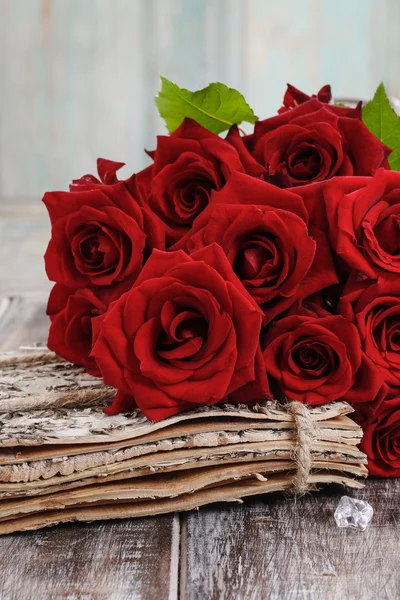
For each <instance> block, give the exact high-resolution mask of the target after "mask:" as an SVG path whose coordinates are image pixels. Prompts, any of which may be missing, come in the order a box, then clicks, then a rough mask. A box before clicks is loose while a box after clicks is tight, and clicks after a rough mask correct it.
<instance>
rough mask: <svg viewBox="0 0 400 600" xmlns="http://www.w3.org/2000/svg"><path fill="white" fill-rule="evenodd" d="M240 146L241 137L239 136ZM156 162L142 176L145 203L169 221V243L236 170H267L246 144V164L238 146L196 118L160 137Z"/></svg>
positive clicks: (244, 150) (139, 181) (256, 172)
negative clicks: (207, 127) (258, 162)
mask: <svg viewBox="0 0 400 600" xmlns="http://www.w3.org/2000/svg"><path fill="white" fill-rule="evenodd" d="M239 144H241V141H240V140H239ZM149 154H150V156H152V158H153V159H154V164H153V165H152V166H151V167H148V168H147V169H145V170H144V171H142V172H141V173H140V174H138V183H139V187H140V189H141V190H142V195H143V197H144V201H145V202H146V203H148V205H149V206H150V207H151V209H152V210H153V211H154V212H155V213H156V214H157V215H158V216H159V217H160V218H161V219H162V221H163V222H164V223H165V224H166V225H167V227H168V231H167V241H168V243H169V244H173V243H174V242H176V241H177V240H178V239H179V238H180V237H181V236H182V235H184V234H185V233H186V232H187V231H188V229H190V227H191V225H192V222H193V221H194V219H195V218H196V217H197V215H198V214H199V213H201V212H202V211H203V210H204V209H205V208H206V206H207V205H208V203H209V201H210V195H211V192H212V191H213V190H220V189H221V188H222V187H223V186H224V185H225V183H226V181H227V180H228V178H229V177H230V175H231V174H232V173H233V172H234V171H240V172H245V171H246V170H247V169H250V170H251V167H250V166H249V165H252V166H253V170H252V171H251V174H252V175H261V174H262V172H263V169H262V167H261V166H260V165H257V163H256V162H255V161H254V159H252V157H251V156H250V155H249V154H248V153H247V150H246V149H245V148H244V146H243V154H244V155H245V156H246V160H247V163H248V164H246V165H244V164H243V163H242V160H241V158H240V156H239V152H238V151H237V149H236V148H235V147H234V146H233V145H232V144H231V143H229V142H228V141H226V140H223V139H221V138H220V137H219V136H217V135H215V134H213V133H211V132H210V131H208V130H207V129H205V128H204V127H202V126H201V125H199V124H198V123H196V122H195V121H192V120H191V119H185V120H184V121H183V123H182V125H180V127H179V128H178V129H177V130H176V131H174V132H173V133H172V134H171V135H169V136H159V137H158V142H157V149H156V150H155V152H151V153H149Z"/></svg>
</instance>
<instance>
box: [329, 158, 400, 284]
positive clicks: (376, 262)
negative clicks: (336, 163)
mask: <svg viewBox="0 0 400 600" xmlns="http://www.w3.org/2000/svg"><path fill="white" fill-rule="evenodd" d="M355 183H356V182H354V181H353V180H352V178H350V179H348V180H346V179H343V180H342V181H341V182H340V185H337V183H336V181H332V182H329V184H327V185H326V186H325V187H324V190H323V196H324V200H325V206H326V212H327V218H328V222H329V224H330V237H331V241H332V246H333V248H334V250H335V252H336V253H337V254H338V256H340V257H341V259H342V260H343V261H344V262H345V263H346V264H347V265H348V267H349V268H352V269H356V270H357V271H360V272H361V273H363V274H364V275H366V276H367V277H370V278H371V279H376V277H377V276H378V275H379V273H381V272H382V271H388V272H391V273H397V274H400V173H398V172H394V171H386V170H384V169H380V170H379V171H378V173H376V175H375V176H374V177H373V178H371V179H369V180H368V181H367V184H366V185H365V181H361V186H360V189H356V190H355V188H354V184H355Z"/></svg>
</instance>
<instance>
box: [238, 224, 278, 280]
mask: <svg viewBox="0 0 400 600" xmlns="http://www.w3.org/2000/svg"><path fill="white" fill-rule="evenodd" d="M280 264H281V256H280V254H279V252H278V251H277V248H276V245H275V243H274V240H273V239H268V238H266V237H264V236H261V235H260V236H259V238H258V239H257V238H253V239H251V240H248V241H247V242H245V243H244V244H243V246H242V248H241V250H240V252H239V253H238V254H237V256H236V259H235V261H234V264H233V270H234V271H235V273H236V274H237V276H238V277H239V279H241V280H250V281H251V280H252V279H255V278H257V277H261V276H262V277H268V276H270V275H271V273H273V274H275V273H276V272H277V270H279V267H280Z"/></svg>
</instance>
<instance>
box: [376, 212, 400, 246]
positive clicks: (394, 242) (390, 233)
mask: <svg viewBox="0 0 400 600" xmlns="http://www.w3.org/2000/svg"><path fill="white" fill-rule="evenodd" d="M374 235H375V238H376V241H377V242H378V245H379V247H380V248H382V250H383V251H384V252H386V253H387V254H390V255H391V256H398V255H399V254H400V215H399V214H392V215H390V216H389V217H388V218H386V219H383V220H382V221H381V222H380V223H379V224H378V225H377V226H376V227H375V229H374Z"/></svg>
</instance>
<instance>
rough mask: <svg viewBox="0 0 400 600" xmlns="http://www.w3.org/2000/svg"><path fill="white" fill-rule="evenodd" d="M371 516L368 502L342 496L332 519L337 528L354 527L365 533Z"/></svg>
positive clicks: (372, 511) (372, 512) (372, 510)
mask: <svg viewBox="0 0 400 600" xmlns="http://www.w3.org/2000/svg"><path fill="white" fill-rule="evenodd" d="M373 514H374V509H373V508H372V506H371V505H370V504H369V503H368V502H364V500H357V498H350V497H349V496H342V497H341V498H340V502H339V504H338V506H337V509H336V510H335V514H334V517H335V521H336V524H337V526H338V527H354V529H358V530H359V531H365V529H366V528H367V527H368V525H369V523H370V521H371V519H372V515H373Z"/></svg>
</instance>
